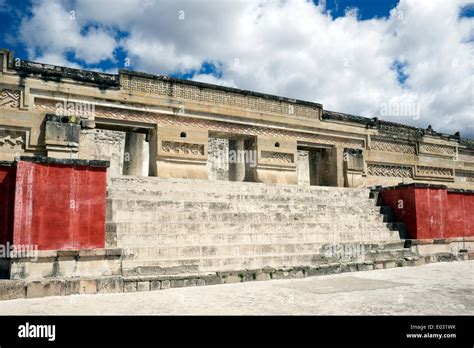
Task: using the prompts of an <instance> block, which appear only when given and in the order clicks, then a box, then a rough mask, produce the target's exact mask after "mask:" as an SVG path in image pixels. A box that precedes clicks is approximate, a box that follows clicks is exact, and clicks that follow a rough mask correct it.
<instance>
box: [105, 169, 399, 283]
mask: <svg viewBox="0 0 474 348" xmlns="http://www.w3.org/2000/svg"><path fill="white" fill-rule="evenodd" d="M369 192H370V190H368V189H354V188H338V187H319V186H282V185H278V186H271V185H265V184H259V183H240V182H224V181H200V180H179V179H160V178H155V177H149V178H143V177H116V178H111V179H110V181H109V183H108V189H107V244H108V245H107V246H108V247H119V248H123V250H124V256H123V260H122V274H123V275H124V276H147V275H150V276H151V275H172V274H205V273H212V272H214V273H215V272H222V271H236V270H243V269H264V268H268V267H271V268H288V267H296V266H312V265H317V264H318V263H320V261H321V257H325V258H329V259H331V260H333V261H337V260H340V259H341V258H342V257H346V258H347V257H349V260H357V259H359V260H360V259H361V257H362V258H363V255H358V254H357V253H355V254H354V255H347V253H346V254H344V253H343V255H339V254H338V255H334V250H336V249H337V248H336V246H337V247H338V248H339V249H341V248H342V249H341V250H348V246H349V247H352V248H353V247H354V246H358V247H357V248H360V246H362V248H364V246H365V248H366V249H369V248H370V249H373V248H376V249H384V248H386V249H390V250H391V251H392V252H393V251H398V252H401V253H403V252H405V251H406V250H405V249H404V247H403V241H402V240H400V235H399V231H398V230H397V228H399V226H398V225H396V224H395V225H394V224H393V223H391V222H387V215H386V214H381V211H382V210H383V207H378V206H376V205H375V201H374V200H373V199H371V198H369ZM358 250H359V249H358ZM359 251H360V250H359Z"/></svg>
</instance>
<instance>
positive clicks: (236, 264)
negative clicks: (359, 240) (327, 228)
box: [122, 249, 414, 276]
mask: <svg viewBox="0 0 474 348" xmlns="http://www.w3.org/2000/svg"><path fill="white" fill-rule="evenodd" d="M413 255H414V254H413V253H411V252H410V251H409V250H407V249H394V250H387V251H386V252H382V253H379V252H377V253H375V254H373V255H371V256H370V257H367V259H368V260H369V261H368V262H373V261H372V260H373V259H377V260H396V259H400V258H404V257H407V256H408V257H410V256H413ZM322 258H324V256H322V255H321V254H317V253H306V254H285V255H281V254H273V255H272V254H265V255H258V256H255V255H253V256H239V257H235V256H234V257H199V258H186V259H185V258H179V259H163V260H160V261H156V260H124V261H123V262H122V273H123V274H124V275H125V276H133V275H153V274H163V273H166V272H168V273H171V272H176V273H179V272H183V273H184V272H196V273H200V272H216V271H217V272H223V271H233V270H242V269H264V268H283V269H284V268H287V267H305V266H313V265H319V264H321V259H322ZM338 259H339V262H341V261H342V260H344V259H346V260H347V259H350V260H354V261H355V260H359V261H361V260H362V261H363V260H364V257H352V258H351V257H349V256H340V257H339V258H337V257H336V258H333V260H332V262H338V261H337V260H338Z"/></svg>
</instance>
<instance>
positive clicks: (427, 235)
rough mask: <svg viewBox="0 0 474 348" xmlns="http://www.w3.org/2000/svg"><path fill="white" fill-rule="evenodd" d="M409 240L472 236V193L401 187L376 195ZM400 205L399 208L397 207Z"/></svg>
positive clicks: (473, 231)
mask: <svg viewBox="0 0 474 348" xmlns="http://www.w3.org/2000/svg"><path fill="white" fill-rule="evenodd" d="M380 195H381V197H382V202H383V204H384V205H388V206H390V207H391V208H392V210H393V212H394V215H395V219H396V220H397V221H401V222H403V223H405V227H406V230H407V234H408V237H409V238H410V239H439V238H453V237H462V236H474V217H473V212H474V193H472V192H463V193H460V192H448V190H447V189H446V188H433V187H415V186H401V187H396V188H392V189H388V190H382V191H381V192H380ZM400 201H402V202H403V204H400Z"/></svg>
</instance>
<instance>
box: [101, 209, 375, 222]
mask: <svg viewBox="0 0 474 348" xmlns="http://www.w3.org/2000/svg"><path fill="white" fill-rule="evenodd" d="M107 221H108V222H112V221H114V222H129V223H135V222H160V223H163V222H206V221H208V222H213V223H217V222H229V223H246V222H253V223H263V222H273V223H282V222H328V223H333V222H338V221H342V222H344V223H346V224H348V225H351V224H356V223H358V222H362V221H367V222H383V221H384V216H383V215H380V214H370V215H368V214H367V213H364V209H360V208H358V207H352V208H348V209H347V210H339V211H337V210H336V211H334V212H330V213H325V214H317V213H314V212H308V213H304V212H302V213H300V212H275V213H271V212H268V213H267V212H218V213H216V212H200V211H198V212H194V211H161V210H157V211H119V212H114V211H112V212H110V210H108V211H107Z"/></svg>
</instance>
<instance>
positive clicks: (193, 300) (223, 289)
mask: <svg viewBox="0 0 474 348" xmlns="http://www.w3.org/2000/svg"><path fill="white" fill-rule="evenodd" d="M473 289H474V261H462V262H450V263H435V264H428V265H424V266H419V267H403V268H393V269H386V270H377V271H368V272H356V273H344V274H337V275H329V276H321V277H310V278H305V279H292V280H274V281H261V282H246V283H237V284H227V285H215V286H201V287H190V288H176V289H168V290H159V291H149V292H139V293H121V294H111V295H75V296H68V297H48V298H38V299H28V300H25V299H22V300H10V301H2V302H0V314H2V315H4V314H7V315H8V314H12V315H24V314H101V315H103V314H131V315H133V314H171V315H177V314H180V315H181V314H184V315H188V314H201V315H208V314H218V315H225V314H229V315H239V314H249V315H255V314H256V315H259V314H270V315H272V314H278V315H280V314H288V315H300V314H318V315H332V314H335V315H372V314H373V315H379V314H382V315H383V314H394V315H423V314H427V315H430V314H431V315H467V314H469V315H473V314H474V295H473Z"/></svg>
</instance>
